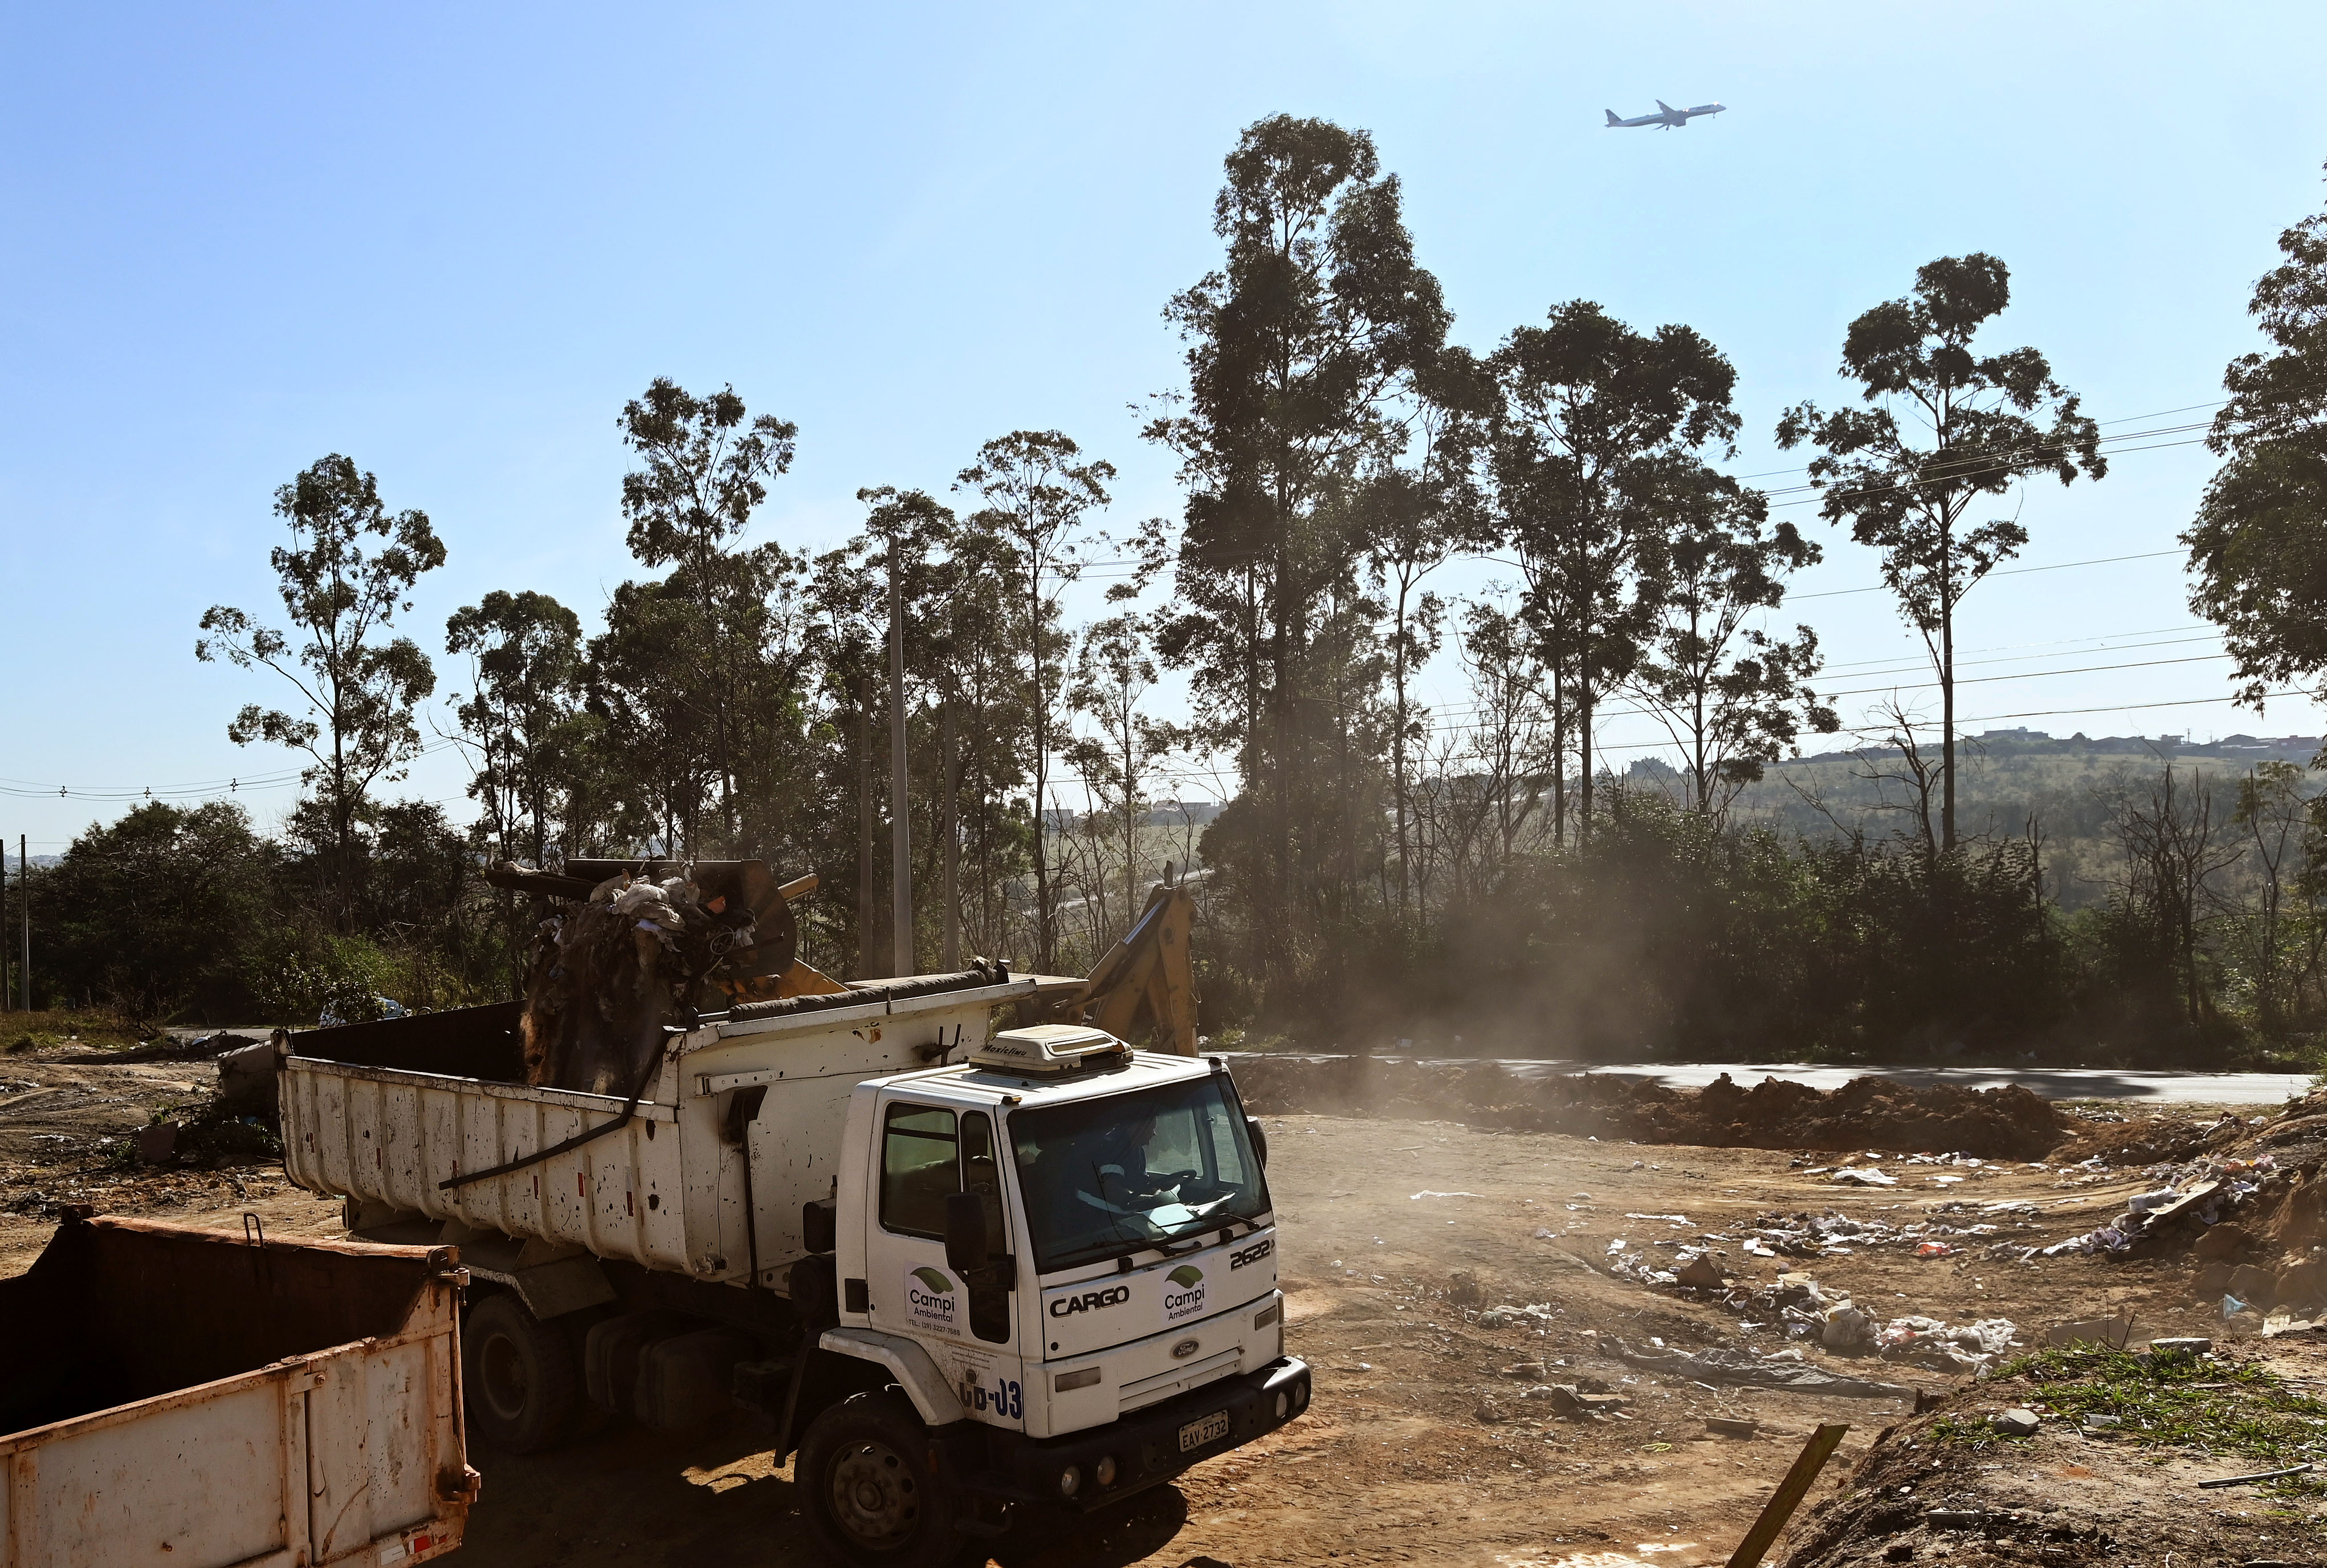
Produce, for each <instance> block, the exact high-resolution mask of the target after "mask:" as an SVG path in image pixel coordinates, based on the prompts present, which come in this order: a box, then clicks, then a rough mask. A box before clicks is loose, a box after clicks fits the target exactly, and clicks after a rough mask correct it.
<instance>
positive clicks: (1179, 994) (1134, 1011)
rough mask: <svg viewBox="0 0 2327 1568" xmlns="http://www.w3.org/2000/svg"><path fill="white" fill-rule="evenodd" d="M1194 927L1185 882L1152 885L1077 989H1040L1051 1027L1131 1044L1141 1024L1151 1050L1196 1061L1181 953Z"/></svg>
mask: <svg viewBox="0 0 2327 1568" xmlns="http://www.w3.org/2000/svg"><path fill="white" fill-rule="evenodd" d="M1195 924H1196V895H1195V894H1194V893H1193V892H1192V891H1189V889H1188V887H1187V885H1186V884H1185V883H1182V884H1181V885H1179V886H1177V887H1169V886H1164V885H1163V884H1160V883H1159V884H1158V885H1157V886H1156V887H1154V889H1153V890H1151V891H1149V893H1148V895H1147V907H1146V908H1145V909H1144V910H1140V911H1139V918H1138V919H1135V920H1134V921H1132V923H1131V929H1130V930H1128V931H1126V932H1125V933H1124V937H1123V940H1121V941H1120V942H1117V944H1116V945H1115V946H1114V947H1110V948H1109V949H1107V957H1103V958H1101V959H1100V960H1099V961H1098V965H1097V966H1095V967H1093V968H1092V970H1091V972H1090V977H1089V979H1087V980H1085V981H1083V982H1082V984H1081V985H1080V986H1079V987H1078V988H1076V989H1074V990H1071V991H1068V992H1066V994H1063V995H1057V994H1051V988H1050V987H1049V986H1048V985H1045V986H1044V987H1043V991H1044V993H1045V1000H1046V1001H1048V1003H1049V1011H1050V1018H1051V1022H1057V1023H1088V1024H1089V1025H1090V1026H1091V1027H1092V1028H1094V1029H1104V1030H1106V1031H1107V1032H1108V1033H1109V1034H1112V1035H1114V1036H1116V1037H1117V1039H1120V1040H1128V1041H1132V1042H1133V1043H1134V1044H1137V1043H1139V1041H1138V1039H1137V1037H1136V1034H1135V1031H1137V1030H1138V1029H1139V1027H1140V1025H1141V1023H1142V1022H1145V1023H1146V1025H1147V1026H1148V1027H1149V1028H1150V1029H1151V1030H1152V1031H1154V1037H1155V1041H1156V1046H1157V1049H1159V1050H1169V1051H1173V1052H1176V1053H1177V1054H1179V1055H1181V1056H1193V1055H1195V1054H1196V974H1195V967H1194V963H1193V960H1192V958H1191V957H1190V954H1189V947H1188V940H1189V937H1190V935H1191V934H1192V932H1193V930H1194V929H1195Z"/></svg>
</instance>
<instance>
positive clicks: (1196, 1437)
mask: <svg viewBox="0 0 2327 1568" xmlns="http://www.w3.org/2000/svg"><path fill="white" fill-rule="evenodd" d="M1228 1434H1229V1413H1228V1412H1227V1411H1225V1410H1215V1411H1213V1412H1212V1413H1211V1414H1210V1415H1207V1416H1206V1417H1204V1418H1203V1419H1202V1420H1201V1421H1192V1422H1190V1423H1188V1424H1187V1425H1185V1426H1183V1427H1182V1428H1181V1429H1180V1451H1181V1452H1182V1453H1185V1452H1187V1451H1189V1450H1190V1449H1192V1448H1201V1447H1203V1446H1204V1444H1206V1443H1208V1442H1219V1441H1220V1439H1221V1438H1224V1437H1226V1436H1227V1435H1228Z"/></svg>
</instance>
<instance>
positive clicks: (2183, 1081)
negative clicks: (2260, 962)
mask: <svg viewBox="0 0 2327 1568" xmlns="http://www.w3.org/2000/svg"><path fill="white" fill-rule="evenodd" d="M1304 1055H1305V1053H1304ZM1230 1059H1231V1060H1233V1059H1235V1058H1234V1057H1233V1056H1232V1057H1231V1058H1230ZM1307 1059H1309V1060H1312V1061H1329V1060H1332V1057H1329V1056H1308V1057H1307ZM1381 1059H1382V1060H1385V1061H1387V1060H1394V1059H1395V1058H1389V1057H1384V1058H1381ZM1424 1060H1425V1061H1426V1062H1431V1063H1434V1064H1440V1065H1456V1064H1457V1063H1458V1062H1459V1063H1468V1062H1470V1061H1471V1060H1472V1059H1471V1058H1467V1057H1466V1058H1460V1059H1456V1058H1434V1057H1425V1058H1424ZM1500 1060H1501V1062H1502V1065H1503V1067H1504V1068H1505V1069H1508V1070H1509V1071H1510V1072H1511V1073H1512V1074H1514V1075H1515V1076H1517V1077H1519V1078H1550V1077H1553V1076H1555V1075H1556V1074H1561V1073H1578V1072H1599V1073H1618V1074H1621V1075H1623V1076H1625V1077H1629V1078H1654V1079H1656V1080H1657V1081H1659V1082H1660V1083H1667V1084H1670V1085H1672V1086H1673V1087H1676V1088H1696V1087H1700V1086H1702V1085H1705V1084H1709V1083H1711V1082H1712V1081H1713V1080H1714V1079H1715V1078H1719V1077H1720V1076H1721V1075H1722V1074H1723V1073H1727V1074H1728V1075H1729V1076H1730V1077H1731V1078H1734V1079H1736V1080H1737V1081H1738V1082H1739V1083H1741V1084H1743V1085H1745V1086H1747V1087H1752V1085H1754V1084H1757V1083H1760V1082H1761V1081H1762V1079H1763V1078H1791V1079H1793V1080H1794V1081H1796V1082H1797V1083H1806V1084H1808V1085H1809V1086H1811V1087H1813V1088H1820V1089H1836V1088H1840V1087H1842V1086H1843V1085H1844V1084H1846V1083H1848V1082H1849V1081H1850V1080H1851V1079H1853V1078H1866V1077H1870V1076H1873V1077H1879V1078H1892V1079H1894V1080H1896V1081H1897V1082H1900V1083H1902V1084H1916V1085H1930V1084H1960V1085H1962V1086H1963V1087H1966V1088H1975V1089H1992V1088H1995V1087H1999V1086H2000V1085H2004V1084H2024V1085H2026V1086H2027V1087H2029V1088H2030V1089H2032V1090H2033V1091H2034V1092H2035V1093H2037V1094H2040V1095H2042V1096H2043V1097H2045V1098H2046V1099H2051V1100H2088V1099H2089V1100H2145V1101H2147V1102H2149V1103H2151V1104H2153V1105H2161V1106H2193V1105H2194V1106H2262V1105H2276V1104H2278V1103H2279V1102H2280V1101H2281V1100H2284V1099H2285V1098H2287V1097H2290V1096H2293V1095H2300V1094H2303V1093H2305V1092H2306V1091H2308V1090H2309V1088H2310V1087H2311V1075H2310V1074H2308V1073H2299V1072H2133V1071H2127V1070H2120V1069H2115V1068H2081V1067H2025V1068H1993V1067H1812V1066H1810V1065H1808V1063H1804V1062H1687V1063H1682V1062H1580V1061H1536V1060H1528V1059H1514V1058H1503V1059H1500Z"/></svg>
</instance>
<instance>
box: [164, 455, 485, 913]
mask: <svg viewBox="0 0 2327 1568" xmlns="http://www.w3.org/2000/svg"><path fill="white" fill-rule="evenodd" d="M275 515H276V517H279V518H283V519H284V521H285V522H286V523H287V524H289V525H290V529H291V543H290V544H289V545H288V546H276V548H275V549H274V550H273V551H272V552H270V553H269V555H268V556H267V559H268V562H269V564H270V565H273V567H274V568H275V576H276V592H277V593H280V595H281V596H282V600H283V608H284V610H285V612H286V613H287V615H288V617H289V621H290V630H289V631H288V632H284V631H278V630H275V629H274V628H272V627H268V626H264V625H261V624H260V623H259V622H258V621H257V620H256V619H255V618H253V617H252V616H250V615H248V614H247V613H246V612H244V611H240V610H237V609H234V608H232V607H231V606H229V605H224V604H214V605H212V606H210V609H208V610H206V611H203V612H202V619H201V630H202V633H203V635H202V637H201V639H199V640H198V641H196V642H195V644H194V657H195V658H198V659H202V660H204V661H208V660H211V659H224V660H225V661H226V662H228V663H229V664H231V665H233V666H235V667H237V668H238V669H249V668H252V667H263V668H266V669H269V670H272V671H274V672H275V674H276V675H277V676H280V677H282V678H283V679H284V680H285V681H287V682H289V683H290V685H291V686H292V687H293V689H294V690H295V691H296V692H297V693H298V694H299V698H300V702H301V704H302V705H303V706H302V707H301V708H299V709H298V710H297V711H294V710H292V709H286V708H268V707H263V706H261V705H258V704H257V703H251V704H248V705H245V706H244V707H243V709H242V711H241V712H239V713H238V714H236V715H235V717H234V722H233V723H230V724H229V725H228V726H227V738H228V739H229V740H230V741H232V742H234V743H235V744H236V745H238V746H248V745H249V744H250V743H251V742H254V741H259V742H267V743H268V744H271V745H277V746H287V747H290V748H291V749H292V750H294V751H302V752H304V753H305V754H306V756H307V758H308V759H309V766H308V767H307V768H306V770H304V772H303V773H302V774H301V775H300V777H301V779H303V780H304V782H305V783H307V784H308V785H310V786H312V787H314V788H316V789H317V790H318V794H319V796H320V800H321V804H322V807H323V809H324V812H325V815H326V817H328V819H329V822H330V824H331V834H332V842H331V845H330V850H331V854H332V873H331V877H330V882H331V885H332V890H333V900H334V905H335V907H334V909H333V910H332V919H333V920H334V922H335V923H336V924H337V925H338V926H339V927H340V929H343V930H344V929H348V928H349V927H350V924H351V923H352V921H353V920H354V919H355V910H356V904H357V898H358V888H357V878H358V862H359V859H360V845H359V844H358V842H357V837H356V824H357V821H358V819H359V818H360V817H361V816H362V813H363V810H364V807H365V805H366V803H367V800H368V798H369V791H370V789H371V787H372V785H374V784H375V783H377V782H378V781H380V780H382V779H401V778H402V777H403V776H404V770H405V768H406V765H407V764H408V763H409V762H410V761H412V759H413V758H414V757H416V756H417V755H419V752H420V731H419V728H418V726H417V725H416V724H415V723H414V722H413V710H414V708H415V707H416V706H417V705H418V704H420V703H421V702H422V701H424V700H425V698H426V697H427V696H428V695H429V694H430V693H431V692H433V691H435V689H436V675H435V667H433V666H432V665H431V664H430V663H429V659H428V656H427V655H426V654H425V653H423V652H422V651H421V650H420V645H419V644H418V643H416V642H414V641H413V640H412V639H410V638H408V637H397V638H391V639H387V640H381V639H380V633H382V632H384V631H386V630H388V629H389V628H390V627H392V626H393V624H394V623H395V620H396V617H397V615H399V614H402V613H405V612H407V611H410V610H411V608H412V599H411V594H412V591H413V587H414V585H415V584H416V583H418V582H419V580H420V578H421V576H422V575H423V574H425V573H428V572H433V571H435V569H436V568H437V567H439V566H441V565H444V544H443V542H442V541H441V540H439V539H438V538H437V537H436V533H435V529H434V528H432V527H430V526H429V522H428V514H427V513H425V512H422V511H417V510H408V511H402V512H397V513H394V514H390V513H389V511H388V508H387V507H386V506H385V505H383V504H382V503H381V501H380V499H379V484H378V481H377V480H376V479H375V478H374V477H373V476H372V475H371V474H369V473H367V472H364V471H360V470H359V469H358V468H357V467H356V465H355V463H354V462H353V461H352V460H350V459H349V458H346V457H342V456H341V455H340V454H339V453H332V455H331V456H329V457H326V458H323V459H322V461H320V462H316V463H314V464H313V465H312V466H310V467H309V468H307V469H306V470H304V471H302V472H301V473H300V475H299V477H298V478H296V479H295V480H294V481H291V482H290V483H289V484H286V485H285V486H283V488H282V489H280V490H276V492H275ZM372 540H376V541H378V544H377V545H376V546H375V545H371V544H369V543H368V541H372Z"/></svg>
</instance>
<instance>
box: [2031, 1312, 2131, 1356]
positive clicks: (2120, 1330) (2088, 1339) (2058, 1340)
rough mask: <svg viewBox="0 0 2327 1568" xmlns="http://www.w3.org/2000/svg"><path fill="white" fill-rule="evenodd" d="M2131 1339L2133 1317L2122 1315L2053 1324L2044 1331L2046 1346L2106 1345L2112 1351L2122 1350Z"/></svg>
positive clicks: (2126, 1314) (2127, 1314) (2129, 1314)
mask: <svg viewBox="0 0 2327 1568" xmlns="http://www.w3.org/2000/svg"><path fill="white" fill-rule="evenodd" d="M2132 1338H2133V1316H2132V1314H2131V1313H2129V1312H2128V1313H2123V1314H2120V1315H2118V1316H2117V1317H2114V1318H2091V1319H2088V1320H2086V1321H2082V1322H2074V1323H2055V1324H2053V1325H2052V1326H2051V1328H2049V1329H2047V1330H2044V1343H2046V1344H2047V1345H2106V1346H2107V1347H2108V1348H2109V1349H2112V1350H2122V1349H2125V1347H2126V1341H2127V1340H2129V1339H2132Z"/></svg>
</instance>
